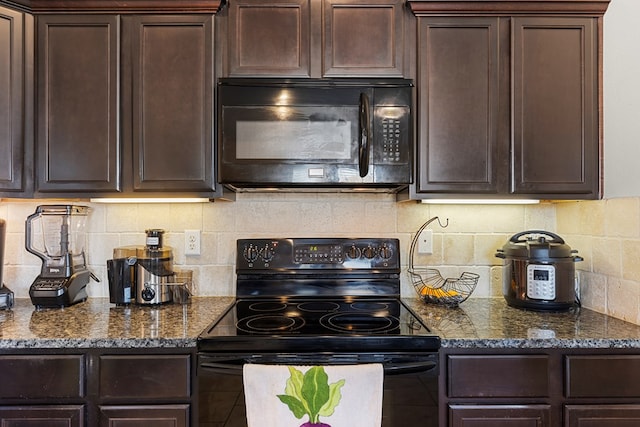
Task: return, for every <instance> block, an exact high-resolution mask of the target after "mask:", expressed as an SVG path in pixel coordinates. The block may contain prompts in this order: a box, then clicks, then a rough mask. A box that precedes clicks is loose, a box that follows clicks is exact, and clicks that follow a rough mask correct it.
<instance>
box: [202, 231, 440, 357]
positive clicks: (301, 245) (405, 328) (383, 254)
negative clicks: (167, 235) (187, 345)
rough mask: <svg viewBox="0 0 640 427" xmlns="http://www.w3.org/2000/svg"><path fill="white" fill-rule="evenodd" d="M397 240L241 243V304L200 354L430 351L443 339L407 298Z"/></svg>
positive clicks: (210, 333)
mask: <svg viewBox="0 0 640 427" xmlns="http://www.w3.org/2000/svg"><path fill="white" fill-rule="evenodd" d="M400 272H401V266H400V251H399V241H398V240H397V239H379V238H376V239H363V238H359V239H346V238H330V239H328V238H315V239H299V238H298V239H241V240H238V242H237V264H236V273H237V282H236V292H237V299H236V302H235V304H233V306H232V307H230V308H229V309H228V310H227V311H226V312H225V313H224V314H223V315H222V316H221V317H219V318H218V319H216V320H215V321H214V322H213V323H212V324H211V325H210V326H209V327H208V328H207V329H206V330H205V331H204V332H203V333H202V334H201V335H200V337H199V340H198V346H199V349H200V351H207V350H212V351H216V352H220V351H222V352H232V351H257V350H259V351H261V352H288V353H291V352H294V353H295V352H298V353H308V352H327V351H331V352H383V351H389V352H416V351H419V352H425V351H437V350H438V348H439V347H440V339H439V337H438V336H437V335H435V334H433V333H432V332H431V331H430V330H429V329H428V328H427V327H426V326H425V325H424V324H423V323H422V321H421V320H420V319H419V318H418V317H417V316H416V315H415V314H414V313H413V312H412V311H411V310H410V309H409V308H408V307H407V306H406V305H405V304H404V303H403V302H402V301H401V299H400Z"/></svg>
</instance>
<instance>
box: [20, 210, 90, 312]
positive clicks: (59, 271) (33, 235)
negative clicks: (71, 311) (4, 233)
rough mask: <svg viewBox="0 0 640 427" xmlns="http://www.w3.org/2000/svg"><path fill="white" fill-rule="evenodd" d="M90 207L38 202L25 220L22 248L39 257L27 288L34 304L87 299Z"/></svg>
mask: <svg viewBox="0 0 640 427" xmlns="http://www.w3.org/2000/svg"><path fill="white" fill-rule="evenodd" d="M89 211H90V209H89V207H87V206H77V205H40V206H38V207H37V208H36V211H35V212H34V213H33V214H31V215H29V216H28V217H27V220H26V221H25V249H26V250H27V251H28V252H30V253H32V254H34V255H36V256H37V257H38V258H40V260H41V261H42V267H41V268H40V274H39V275H38V276H37V277H36V278H35V280H34V281H33V283H32V284H31V287H30V288H29V297H30V298H31V302H32V303H33V305H35V306H36V307H66V306H70V305H73V304H77V303H79V302H82V301H85V300H86V299H87V290H86V286H87V284H88V283H89V280H90V279H93V280H95V281H96V282H99V281H100V280H99V279H98V278H97V277H96V276H95V275H94V274H93V273H92V272H91V270H89V268H88V267H87V258H86V254H85V245H86V231H85V230H86V225H87V224H86V222H87V217H88V215H89Z"/></svg>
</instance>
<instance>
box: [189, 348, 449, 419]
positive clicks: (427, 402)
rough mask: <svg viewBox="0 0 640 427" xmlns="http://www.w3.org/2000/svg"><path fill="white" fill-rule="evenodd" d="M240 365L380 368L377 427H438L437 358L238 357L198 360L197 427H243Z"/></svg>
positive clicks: (428, 355)
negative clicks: (379, 365)
mask: <svg viewBox="0 0 640 427" xmlns="http://www.w3.org/2000/svg"><path fill="white" fill-rule="evenodd" d="M245 363H260V364H286V365H336V364H343V365H348V364H361V363H382V365H383V367H384V372H385V377H384V395H383V407H382V426H383V427H406V426H409V425H420V426H423V427H436V426H437V425H438V365H437V364H438V354H437V353H436V352H430V353H406V354H372V353H358V354H324V355H321V354H312V355H300V354H282V353H279V354H239V355H227V354H222V355H216V354H211V353H200V354H199V355H198V375H197V379H198V405H199V409H198V412H199V422H200V424H199V425H200V426H217V427H246V426H247V421H246V412H245V406H244V390H243V387H242V366H243V365H244V364H245Z"/></svg>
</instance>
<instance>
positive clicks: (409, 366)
mask: <svg viewBox="0 0 640 427" xmlns="http://www.w3.org/2000/svg"><path fill="white" fill-rule="evenodd" d="M437 366H438V363H437V362H434V361H432V360H429V361H425V362H406V363H393V362H391V363H383V364H382V367H383V368H384V373H385V374H387V375H402V374H417V373H421V372H428V371H433V370H435V369H436V368H437Z"/></svg>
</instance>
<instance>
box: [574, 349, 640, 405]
mask: <svg viewBox="0 0 640 427" xmlns="http://www.w3.org/2000/svg"><path fill="white" fill-rule="evenodd" d="M565 366H566V370H565V381H566V387H565V389H566V390H567V397H640V381H637V379H638V378H640V355H608V356H567V358H566V359H565Z"/></svg>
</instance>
